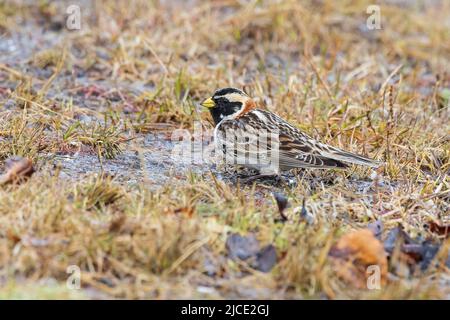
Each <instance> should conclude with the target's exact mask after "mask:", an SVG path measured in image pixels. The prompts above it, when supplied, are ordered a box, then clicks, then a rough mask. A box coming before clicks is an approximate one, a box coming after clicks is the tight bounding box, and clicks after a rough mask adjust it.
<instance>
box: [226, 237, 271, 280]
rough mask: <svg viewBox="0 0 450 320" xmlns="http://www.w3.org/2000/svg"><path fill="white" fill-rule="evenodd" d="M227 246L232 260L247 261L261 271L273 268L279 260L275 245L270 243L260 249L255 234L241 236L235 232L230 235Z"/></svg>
mask: <svg viewBox="0 0 450 320" xmlns="http://www.w3.org/2000/svg"><path fill="white" fill-rule="evenodd" d="M226 247H227V250H228V256H229V257H230V258H231V259H232V260H243V261H246V262H247V263H248V264H249V265H250V266H251V267H252V268H254V269H256V270H259V271H261V272H269V271H270V270H272V268H273V267H274V266H275V264H276V263H277V260H278V258H277V252H276V249H275V247H274V246H273V245H271V244H269V245H267V246H265V247H264V248H262V249H260V246H259V242H258V240H257V239H256V237H255V235H254V234H249V235H248V236H241V235H239V234H237V233H233V234H231V235H229V236H228V238H227V241H226Z"/></svg>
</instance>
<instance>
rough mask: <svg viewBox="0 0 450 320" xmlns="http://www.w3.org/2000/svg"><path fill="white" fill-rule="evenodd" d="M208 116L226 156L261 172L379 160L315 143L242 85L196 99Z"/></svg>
mask: <svg viewBox="0 0 450 320" xmlns="http://www.w3.org/2000/svg"><path fill="white" fill-rule="evenodd" d="M201 105H202V106H204V107H206V108H208V109H209V111H210V113H211V115H212V118H213V120H214V124H215V129H214V142H215V145H216V150H221V151H222V152H223V155H224V156H226V159H227V160H228V161H227V162H228V163H229V161H230V160H231V161H232V162H233V163H232V164H237V165H242V166H244V167H250V168H253V169H257V170H259V171H260V172H261V173H264V175H270V174H279V173H280V172H281V171H286V170H290V169H294V168H318V169H324V168H346V167H348V164H350V163H351V164H358V165H364V166H369V167H373V168H376V167H378V166H379V165H380V163H379V162H377V161H375V160H372V159H369V158H366V157H364V156H361V155H358V154H354V153H350V152H347V151H344V150H341V149H338V148H336V147H333V146H330V145H327V144H324V143H321V142H319V141H317V140H315V139H313V138H312V137H310V136H309V135H307V134H306V133H304V132H302V131H300V130H299V129H297V128H296V127H294V126H293V125H291V124H290V123H288V122H287V121H285V120H283V119H282V118H280V117H279V116H277V115H276V114H274V113H272V112H269V111H265V110H262V109H258V108H257V107H256V103H255V102H254V101H253V99H252V98H250V97H249V96H248V95H247V94H246V93H244V92H243V91H242V90H239V89H236V88H224V89H220V90H217V91H216V92H215V93H214V95H213V96H212V97H210V98H208V99H206V100H205V101H203V102H202V103H201Z"/></svg>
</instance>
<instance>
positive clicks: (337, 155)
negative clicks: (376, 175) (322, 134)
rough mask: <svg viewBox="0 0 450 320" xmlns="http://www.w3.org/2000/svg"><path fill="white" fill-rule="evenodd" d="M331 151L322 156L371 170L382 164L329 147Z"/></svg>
mask: <svg viewBox="0 0 450 320" xmlns="http://www.w3.org/2000/svg"><path fill="white" fill-rule="evenodd" d="M328 149H329V150H330V151H329V152H328V151H325V152H323V153H322V155H324V156H326V157H329V158H331V159H334V160H339V161H343V162H348V163H353V164H359V165H362V166H368V167H371V168H378V167H379V166H380V165H381V164H382V163H381V162H379V161H376V160H373V159H369V158H366V157H364V156H361V155H359V154H356V153H351V152H347V151H344V150H341V149H338V148H334V147H329V148H328Z"/></svg>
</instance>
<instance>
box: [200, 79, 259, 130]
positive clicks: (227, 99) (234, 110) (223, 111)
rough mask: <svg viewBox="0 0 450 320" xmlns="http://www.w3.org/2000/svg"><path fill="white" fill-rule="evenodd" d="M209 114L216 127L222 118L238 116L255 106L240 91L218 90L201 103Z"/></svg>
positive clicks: (233, 89)
mask: <svg viewBox="0 0 450 320" xmlns="http://www.w3.org/2000/svg"><path fill="white" fill-rule="evenodd" d="M201 105H202V106H203V107H206V108H208V109H209V111H210V112H211V115H212V117H213V120H214V123H215V124H216V125H217V124H218V123H219V122H220V121H221V120H222V119H223V118H225V117H227V116H230V115H238V114H239V113H242V112H245V111H246V110H247V109H248V110H250V109H252V108H253V107H254V106H255V103H254V102H253V100H252V99H251V98H250V97H249V96H248V95H247V94H246V93H245V92H244V91H242V90H239V89H236V88H223V89H219V90H217V91H216V92H214V94H213V95H212V97H210V98H208V99H206V100H205V101H203V102H202V103H201Z"/></svg>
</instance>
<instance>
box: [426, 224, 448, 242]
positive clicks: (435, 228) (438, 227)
mask: <svg viewBox="0 0 450 320" xmlns="http://www.w3.org/2000/svg"><path fill="white" fill-rule="evenodd" d="M428 226H429V228H430V231H431V232H433V233H435V234H437V235H439V236H444V238H446V239H448V238H449V237H450V224H446V225H444V224H442V223H439V222H436V221H431V222H430V223H429V224H428Z"/></svg>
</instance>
